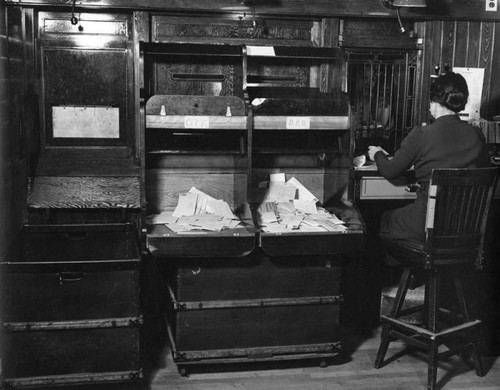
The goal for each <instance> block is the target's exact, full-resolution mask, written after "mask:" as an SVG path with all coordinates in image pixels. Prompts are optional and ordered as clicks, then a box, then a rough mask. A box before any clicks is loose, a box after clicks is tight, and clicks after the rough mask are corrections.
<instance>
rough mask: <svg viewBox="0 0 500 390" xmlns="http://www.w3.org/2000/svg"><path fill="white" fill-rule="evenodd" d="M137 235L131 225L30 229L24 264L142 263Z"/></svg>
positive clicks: (60, 226)
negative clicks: (140, 261) (135, 261)
mask: <svg viewBox="0 0 500 390" xmlns="http://www.w3.org/2000/svg"><path fill="white" fill-rule="evenodd" d="M138 258H139V251H138V239H137V232H136V230H135V229H134V228H133V225H129V224H96V225H91V224H88V225H87V224H82V225H27V226H25V229H24V258H23V259H21V261H23V262H30V263H42V262H44V263H53V262H66V263H76V262H80V263H81V262H95V261H100V262H102V261H113V260H118V261H126V260H138Z"/></svg>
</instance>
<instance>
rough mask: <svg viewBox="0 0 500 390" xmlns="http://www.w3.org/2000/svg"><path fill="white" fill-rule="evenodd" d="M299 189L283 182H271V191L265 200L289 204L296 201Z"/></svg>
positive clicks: (269, 190)
mask: <svg viewBox="0 0 500 390" xmlns="http://www.w3.org/2000/svg"><path fill="white" fill-rule="evenodd" d="M296 194H297V187H295V186H294V185H288V184H285V183H282V182H272V181H271V182H269V189H268V191H267V194H266V196H265V198H264V201H265V202H276V203H279V202H288V201H290V200H293V199H295V197H296Z"/></svg>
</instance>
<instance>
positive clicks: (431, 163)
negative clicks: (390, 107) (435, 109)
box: [374, 115, 485, 241]
mask: <svg viewBox="0 0 500 390" xmlns="http://www.w3.org/2000/svg"><path fill="white" fill-rule="evenodd" d="M484 150H485V149H484V136H483V134H482V133H481V131H480V129H479V128H477V127H474V126H471V125H469V124H468V123H467V122H464V121H462V120H461V119H460V118H459V117H458V115H445V116H442V117H439V118H438V119H436V121H434V123H432V124H430V125H428V126H421V127H415V128H414V129H413V130H412V131H411V132H410V133H409V134H408V135H407V136H406V137H405V139H404V140H403V142H402V143H401V148H400V149H399V150H398V151H396V153H395V154H394V157H393V158H392V159H391V160H389V159H387V158H386V157H385V155H384V153H382V152H377V153H376V154H375V157H374V158H375V161H376V163H377V168H378V171H379V172H380V173H381V174H382V176H384V177H385V178H386V179H393V178H396V177H398V176H400V175H401V174H402V173H403V172H405V171H406V170H408V169H409V168H410V167H412V166H413V167H414V170H415V176H416V178H417V180H418V181H419V183H421V185H422V187H421V190H420V191H417V199H416V200H415V202H414V203H413V204H410V205H408V206H405V207H403V208H400V209H396V210H390V211H388V212H386V213H385V214H384V216H383V217H382V222H381V228H380V235H381V236H382V237H385V238H389V239H393V240H409V241H423V240H424V238H425V228H424V226H425V214H426V206H427V184H428V182H429V180H430V176H431V172H432V170H433V169H434V168H473V167H476V166H478V164H479V165H480V164H481V162H480V161H481V160H482V158H483V156H482V154H483V153H484Z"/></svg>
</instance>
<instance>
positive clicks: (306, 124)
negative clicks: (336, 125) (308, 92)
mask: <svg viewBox="0 0 500 390" xmlns="http://www.w3.org/2000/svg"><path fill="white" fill-rule="evenodd" d="M286 128H287V129H289V130H309V129H310V128H311V118H310V117H308V116H287V117H286Z"/></svg>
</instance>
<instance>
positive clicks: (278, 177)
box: [269, 172, 286, 184]
mask: <svg viewBox="0 0 500 390" xmlns="http://www.w3.org/2000/svg"><path fill="white" fill-rule="evenodd" d="M269 180H270V181H271V182H272V183H283V184H285V181H286V180H285V174H284V173H283V172H277V173H271V174H270V175H269Z"/></svg>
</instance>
